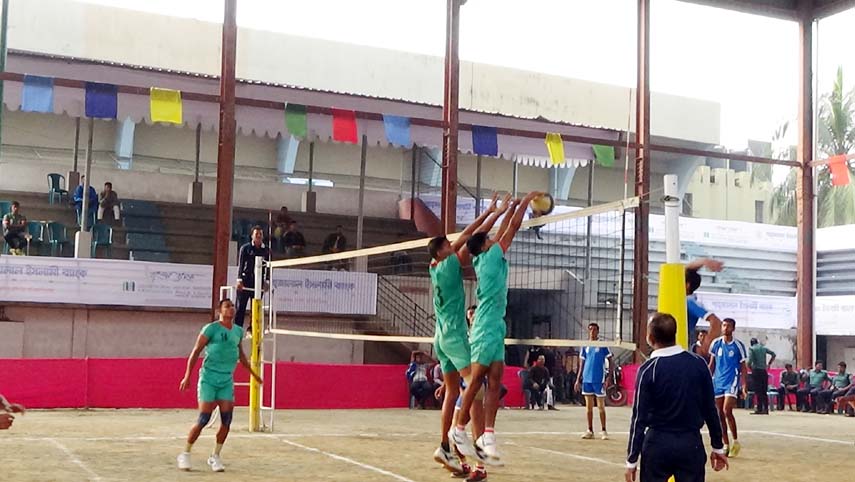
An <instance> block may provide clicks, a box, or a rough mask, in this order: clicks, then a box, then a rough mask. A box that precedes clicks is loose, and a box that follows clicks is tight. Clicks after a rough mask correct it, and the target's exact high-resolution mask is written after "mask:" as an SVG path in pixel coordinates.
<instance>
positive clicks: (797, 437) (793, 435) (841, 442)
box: [742, 430, 853, 445]
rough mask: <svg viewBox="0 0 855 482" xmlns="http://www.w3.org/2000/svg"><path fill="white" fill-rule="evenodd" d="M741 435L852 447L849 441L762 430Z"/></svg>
mask: <svg viewBox="0 0 855 482" xmlns="http://www.w3.org/2000/svg"><path fill="white" fill-rule="evenodd" d="M742 432H743V433H753V434H759V435H773V436H775V437H784V438H795V439H801V440H812V441H814V442H826V443H830V444H842V445H852V443H853V442H852V441H851V440H837V439H833V438H820V437H810V436H807V435H795V434H791V433H780V432H764V431H762V430H743V431H742Z"/></svg>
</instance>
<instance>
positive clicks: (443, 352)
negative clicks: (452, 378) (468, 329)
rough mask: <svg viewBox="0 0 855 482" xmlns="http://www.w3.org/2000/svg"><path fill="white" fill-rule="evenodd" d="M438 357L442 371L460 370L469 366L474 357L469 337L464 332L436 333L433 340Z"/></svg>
mask: <svg viewBox="0 0 855 482" xmlns="http://www.w3.org/2000/svg"><path fill="white" fill-rule="evenodd" d="M433 348H434V351H435V352H436V359H437V360H439V367H440V368H441V369H442V373H451V372H459V371H460V370H463V369H464V368H467V367H469V364H470V363H471V362H470V360H471V358H472V354H471V350H470V349H469V337H468V336H467V334H466V333H465V332H464V333H459V334H458V333H455V334H445V335H442V334H440V333H437V334H436V337H435V338H434V341H433Z"/></svg>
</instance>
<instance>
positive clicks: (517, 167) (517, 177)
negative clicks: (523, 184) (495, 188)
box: [511, 161, 520, 197]
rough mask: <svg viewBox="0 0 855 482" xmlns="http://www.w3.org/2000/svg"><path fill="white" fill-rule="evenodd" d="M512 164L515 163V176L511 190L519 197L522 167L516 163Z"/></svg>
mask: <svg viewBox="0 0 855 482" xmlns="http://www.w3.org/2000/svg"><path fill="white" fill-rule="evenodd" d="M511 162H513V163H514V174H513V176H512V181H511V183H512V187H511V190H513V193H514V197H517V191H519V189H518V188H519V167H520V165H519V164H518V163H516V162H514V161H511Z"/></svg>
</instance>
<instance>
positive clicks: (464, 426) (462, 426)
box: [457, 424, 466, 432]
mask: <svg viewBox="0 0 855 482" xmlns="http://www.w3.org/2000/svg"><path fill="white" fill-rule="evenodd" d="M457 430H460V431H461V432H463V431H465V430H466V425H460V424H457Z"/></svg>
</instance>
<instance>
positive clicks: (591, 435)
mask: <svg viewBox="0 0 855 482" xmlns="http://www.w3.org/2000/svg"><path fill="white" fill-rule="evenodd" d="M593 438H594V432H592V431H590V430H588V431H587V432H585V435H582V440H592V439H593Z"/></svg>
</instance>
